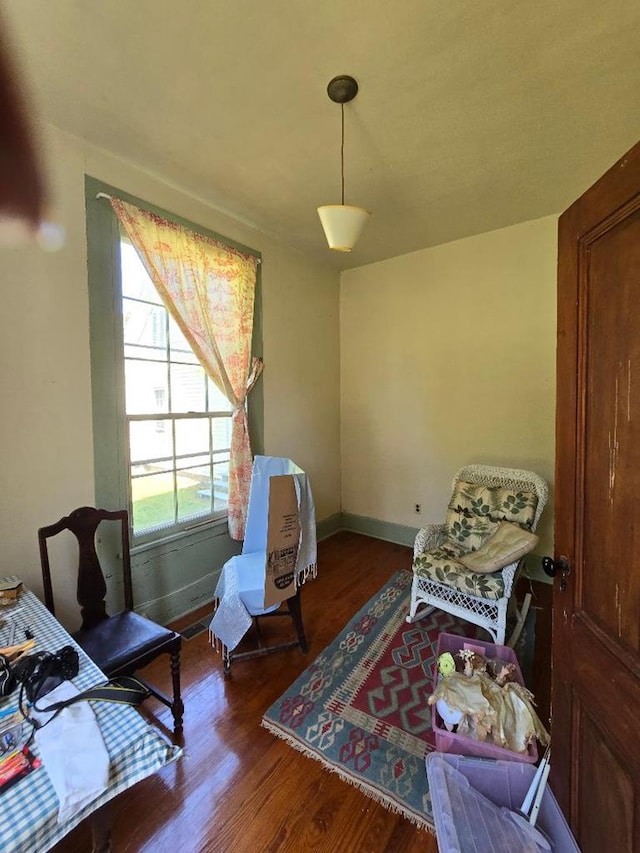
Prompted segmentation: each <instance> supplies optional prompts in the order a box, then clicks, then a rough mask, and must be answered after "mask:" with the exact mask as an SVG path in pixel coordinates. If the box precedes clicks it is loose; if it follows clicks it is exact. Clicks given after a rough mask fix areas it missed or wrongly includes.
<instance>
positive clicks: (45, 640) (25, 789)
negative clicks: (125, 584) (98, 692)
mask: <svg viewBox="0 0 640 853" xmlns="http://www.w3.org/2000/svg"><path fill="white" fill-rule="evenodd" d="M14 580H16V579H15V578H14ZM0 618H3V619H4V620H5V624H4V626H3V627H2V628H0V646H5V645H7V644H8V640H9V632H10V622H11V621H14V622H15V624H16V627H17V629H18V630H17V631H16V635H15V636H16V639H15V642H21V641H22V640H24V630H23V629H24V628H25V627H29V628H30V629H31V631H32V632H33V634H34V637H35V640H36V646H35V649H34V650H33V651H48V652H57V651H59V650H60V649H61V648H62V647H63V646H66V645H73V646H74V647H75V648H77V649H78V654H79V657H80V670H79V672H78V675H77V676H76V678H74V679H73V684H74V685H75V686H76V687H77V688H78V690H80V691H82V690H86V689H87V688H88V687H93V686H94V685H96V684H100V683H104V681H105V676H104V674H103V673H102V672H101V671H100V670H99V669H98V667H97V666H96V665H95V664H94V663H93V661H91V660H90V659H89V658H88V657H87V655H86V654H85V653H84V652H83V651H82V649H81V648H80V647H79V646H78V645H77V644H76V643H75V642H74V641H73V640H72V638H71V637H70V636H69V634H68V633H67V632H66V631H65V629H64V628H63V627H62V625H60V623H59V622H58V621H57V620H56V619H55V618H54V617H53V616H52V615H51V614H50V613H49V611H48V610H47V609H46V608H45V606H44V605H43V604H42V603H41V602H40V601H39V600H38V598H36V596H35V595H34V594H33V593H32V592H31V591H30V590H28V589H25V588H23V590H22V592H21V593H20V598H19V602H18V606H17V609H15V610H8V609H7V610H5V608H2V610H1V611H0ZM16 703H17V692H16V693H15V694H13V695H12V696H11V697H7V699H6V700H0V710H1V709H2V708H4V707H6V706H7V705H9V704H11V705H15V704H16ZM91 704H92V708H93V710H94V712H95V715H96V717H97V720H98V723H99V725H100V731H101V732H102V737H103V739H104V742H105V745H106V747H107V751H108V753H109V759H110V767H109V787H108V788H107V790H106V791H105V792H104V793H102V794H101V795H100V796H99V797H98V798H97V799H96V800H94V801H93V802H92V803H91V804H90V805H88V806H86V807H85V808H84V809H83V810H82V811H81V812H79V813H78V814H77V815H76V816H75V817H74V818H72V819H71V820H69V821H67V822H65V823H64V824H59V823H58V798H57V797H56V793H55V791H54V789H53V786H52V785H51V782H50V781H49V776H48V774H47V771H46V768H45V766H44V765H42V766H40V767H39V768H38V769H37V770H33V771H32V772H31V773H30V774H29V775H28V776H26V777H25V778H24V779H21V780H20V781H19V782H17V783H15V784H14V785H13V786H12V787H11V788H8V789H7V790H5V791H0V810H1V811H0V814H2V820H0V850H2V851H6V853H36V851H37V853H43V851H45V850H49V849H50V848H51V847H53V845H54V844H56V842H58V841H59V840H60V839H61V838H62V837H63V836H65V835H66V834H67V833H68V832H70V831H71V830H72V829H73V828H74V827H75V826H77V825H78V824H79V823H80V822H81V821H82V820H83V819H84V818H85V817H87V816H88V815H90V814H91V813H92V812H94V811H95V810H96V809H98V808H100V806H102V805H104V804H105V803H106V802H108V801H109V800H111V799H112V798H113V797H115V796H116V795H117V794H119V793H120V792H121V791H124V790H126V789H127V788H130V787H131V786H132V785H134V784H135V783H136V782H139V781H140V780H141V779H144V778H146V777H147V776H150V775H151V774H152V773H155V772H156V771H157V770H159V769H160V768H161V767H164V765H166V764H169V763H170V762H171V761H174V760H175V759H176V758H178V757H179V756H180V754H181V752H182V750H181V749H180V748H179V747H176V746H174V745H172V744H171V743H169V742H168V741H167V740H166V739H165V738H164V737H163V736H162V735H161V734H160V732H159V731H158V730H157V729H154V728H153V727H152V726H150V725H149V724H148V723H147V722H146V721H145V720H144V719H143V718H142V717H141V716H140V714H139V713H138V711H137V710H136V709H135V708H133V707H131V706H130V705H117V704H112V703H110V702H92V703H91ZM27 728H28V727H27V726H25V731H26V729H27ZM30 748H31V750H32V752H33V753H34V754H35V755H37V754H38V750H37V746H35V744H34V743H32V744H31V747H30Z"/></svg>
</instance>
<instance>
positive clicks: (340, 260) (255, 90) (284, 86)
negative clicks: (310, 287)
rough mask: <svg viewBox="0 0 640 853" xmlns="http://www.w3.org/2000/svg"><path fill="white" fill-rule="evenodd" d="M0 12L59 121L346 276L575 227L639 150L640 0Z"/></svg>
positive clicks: (342, 1)
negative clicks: (340, 98)
mask: <svg viewBox="0 0 640 853" xmlns="http://www.w3.org/2000/svg"><path fill="white" fill-rule="evenodd" d="M1 2H2V7H1V8H2V10H3V12H4V15H3V17H5V19H6V26H7V29H8V31H9V34H10V36H11V37H12V41H13V45H14V48H15V49H16V53H17V54H18V60H19V63H20V66H21V67H22V70H23V71H24V72H25V75H26V79H27V82H28V84H29V88H30V90H31V94H32V100H33V102H34V104H35V107H36V109H37V111H38V113H39V115H40V116H41V117H42V118H43V119H44V120H46V121H48V122H50V123H51V124H54V125H56V126H57V127H59V128H61V129H63V130H65V131H68V132H70V133H72V134H75V135H77V136H80V137H83V138H85V139H87V140H89V141H90V142H91V143H94V144H95V145H98V146H100V147H102V148H105V149H107V150H109V151H111V152H113V153H114V154H116V155H118V156H119V157H121V158H123V159H125V160H127V161H129V162H131V163H134V164H137V165H139V166H140V167H142V168H144V169H145V170H146V171H148V172H151V173H153V174H156V175H158V176H162V177H163V178H164V179H165V180H166V181H168V182H170V183H172V184H176V185H178V186H180V187H182V188H183V189H184V190H185V191H187V192H189V193H191V194H193V195H196V196H198V197H200V198H202V199H204V200H206V201H208V202H209V203H211V204H213V205H214V206H216V207H218V208H220V209H222V210H224V211H225V212H228V213H231V214H232V215H234V216H235V217H236V218H239V219H242V220H243V221H247V222H249V223H251V224H253V225H255V226H256V227H258V228H260V229H261V230H263V231H266V232H267V233H269V234H270V235H272V236H274V237H276V238H278V239H279V240H282V241H283V242H285V243H287V244H288V245H291V246H295V247H297V248H299V249H300V250H302V251H303V252H305V253H307V254H312V255H313V256H315V257H316V258H318V259H320V260H321V261H324V262H325V263H330V264H332V265H333V266H334V267H335V268H336V269H345V268H348V267H355V266H361V265H363V264H366V263H370V262H372V261H376V260H380V259H383V258H387V257H392V256H395V255H400V254H403V253H405V252H411V251H414V250H416V249H421V248H424V247H427V246H433V245H437V244H439V243H444V242H448V241H450V240H455V239H458V238H461V237H465V236H468V235H471V234H476V233H481V232H484V231H489V230H491V229H494V228H500V227H503V226H506V225H511V224H513V223H516V222H521V221H523V220H527V219H534V218H537V217H540V216H545V215H547V214H552V213H557V212H559V211H561V210H563V209H564V208H565V207H567V206H568V205H569V204H570V203H571V202H572V201H573V200H574V199H575V198H576V197H577V196H578V195H580V194H581V192H582V191H583V190H585V189H586V188H587V187H588V186H589V185H590V184H591V183H593V181H594V180H595V179H596V178H597V177H599V175H600V174H602V173H603V172H604V171H605V170H606V169H607V168H608V166H610V165H611V164H612V163H613V162H614V161H615V160H617V159H618V157H620V156H621V155H622V154H623V153H624V152H625V151H626V150H627V149H628V148H630V147H631V146H632V145H633V144H634V143H635V142H636V141H637V140H638V138H640V97H639V95H640V50H639V48H640V3H638V2H637V0H606V2H603V0H562V2H558V0H535V2H525V0H475V1H474V0H447V2H442V0H396V2H392V0H385V2H382V0H348V2H347V0H322V2H318V0H267V2H257V1H256V0H180V2H175V0H135V2H134V0H101V2H100V3H95V2H92V0H47V2H42V0H1ZM337 74H350V75H352V76H354V77H355V78H356V79H357V80H358V83H359V86H360V92H359V94H358V96H357V98H356V99H355V100H354V101H353V102H351V103H350V104H347V105H346V106H345V201H346V203H351V204H357V205H360V206H362V207H366V208H367V209H369V210H371V211H372V212H373V216H372V218H371V221H370V222H369V223H368V225H367V227H366V230H365V232H364V234H363V236H362V237H361V239H360V241H359V243H358V245H357V246H356V248H355V249H354V251H353V252H352V253H351V254H346V255H345V254H340V253H335V252H330V251H329V249H327V248H326V243H325V239H324V235H323V233H322V229H321V226H320V222H319V220H318V217H317V214H316V207H317V206H318V205H320V204H329V203H337V202H339V200H340V107H339V106H338V105H337V104H334V103H333V102H331V101H330V100H329V98H328V97H327V94H326V85H327V83H328V82H329V80H330V79H331V78H332V77H333V76H335V75H337ZM125 189H126V188H125Z"/></svg>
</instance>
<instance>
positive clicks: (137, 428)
mask: <svg viewBox="0 0 640 853" xmlns="http://www.w3.org/2000/svg"><path fill="white" fill-rule="evenodd" d="M161 423H162V427H163V428H162V429H161V430H158V422H157V421H131V422H130V423H129V453H130V459H131V462H132V463H134V462H143V461H144V460H145V459H167V458H169V459H173V440H172V436H171V421H168V422H167V421H162V422H161ZM163 467H164V466H163Z"/></svg>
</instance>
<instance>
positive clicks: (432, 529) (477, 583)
mask: <svg viewBox="0 0 640 853" xmlns="http://www.w3.org/2000/svg"><path fill="white" fill-rule="evenodd" d="M547 496H548V489H547V484H546V483H545V482H544V480H543V479H542V478H541V477H539V476H538V475H537V474H534V473H533V472H532V471H524V470H520V469H515V468H496V467H493V466H489V465H467V466H465V467H464V468H461V469H460V470H459V471H458V473H457V474H456V475H455V477H454V480H453V488H452V496H451V500H450V502H449V507H448V510H447V518H446V521H445V523H444V524H431V525H429V526H428V527H425V528H423V529H422V530H420V531H419V532H418V534H417V536H416V539H415V544H414V551H413V566H412V568H413V583H412V588H411V605H410V610H409V615H408V616H407V622H414V621H416V620H418V619H420V618H422V617H423V616H425V615H426V614H427V613H428V612H430V611H431V610H433V608H434V607H437V608H439V609H440V610H444V611H446V612H447V613H451V614H453V615H454V616H459V617H460V618H462V619H466V620H467V621H468V622H472V623H473V624H475V625H480V626H481V627H482V628H485V629H486V630H487V631H488V632H489V633H490V634H491V636H492V637H493V640H494V642H496V643H499V644H500V645H503V644H504V641H505V633H506V627H507V612H508V609H509V602H510V599H511V595H512V592H513V589H514V586H515V582H516V580H517V575H518V572H519V570H520V568H521V566H522V562H523V561H522V556H523V554H524V553H525V552H526V551H527V550H531V547H533V545H532V544H531V543H535V541H537V538H536V537H535V536H531V535H530V534H531V533H533V531H535V529H536V527H537V524H538V520H539V519H540V515H541V514H542V510H543V509H544V506H545V503H546V501H547ZM504 521H507V522H510V524H508V525H501V524H500V523H501V522H504ZM500 526H501V527H503V528H504V527H508V528H515V529H516V531H517V530H522V531H523V538H526V539H527V540H528V543H527V544H523V545H522V547H521V548H520V553H518V552H517V551H515V550H514V560H513V562H510V563H509V564H508V565H505V566H503V567H502V568H500V569H498V570H496V571H489V568H483V569H482V570H480V569H477V570H476V571H474V570H472V569H470V568H467V567H466V566H465V565H464V563H465V561H468V562H469V563H470V564H473V563H476V564H477V563H478V562H481V557H480V558H479V559H475V560H469V557H470V556H471V555H473V554H474V552H477V554H478V555H481V554H482V553H483V552H484V551H486V550H487V548H488V546H489V545H490V541H491V538H492V536H495V532H496V530H497V529H498V527H500ZM515 555H517V558H515ZM529 601H530V596H527V597H526V599H525V602H524V606H523V608H522V609H521V610H520V609H518V607H517V605H516V604H515V601H514V602H513V604H512V606H513V608H514V610H515V613H516V617H517V622H516V628H515V629H514V632H513V633H512V636H511V638H510V642H511V643H513V642H515V634H516V632H517V633H519V631H520V629H521V627H522V623H523V622H524V618H525V616H526V611H527V609H528V606H529Z"/></svg>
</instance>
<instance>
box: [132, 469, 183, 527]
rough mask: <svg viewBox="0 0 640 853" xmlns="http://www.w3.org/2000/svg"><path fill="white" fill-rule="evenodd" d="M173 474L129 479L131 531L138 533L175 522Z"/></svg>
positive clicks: (164, 473)
mask: <svg viewBox="0 0 640 853" xmlns="http://www.w3.org/2000/svg"><path fill="white" fill-rule="evenodd" d="M173 484H174V479H173V473H170V472H169V473H166V472H163V473H159V474H151V475H150V476H146V477H132V478H131V496H132V500H133V529H134V531H135V532H136V533H140V532H141V531H142V530H145V529H147V528H150V527H160V526H162V525H166V524H174V522H175V506H174V496H173Z"/></svg>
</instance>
